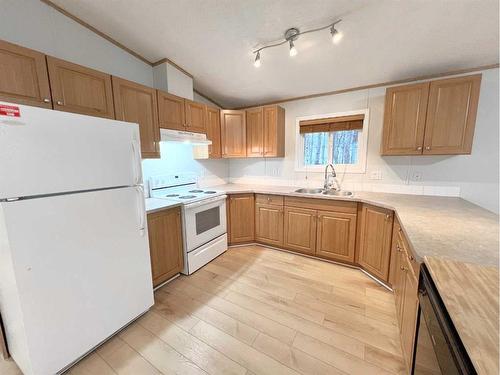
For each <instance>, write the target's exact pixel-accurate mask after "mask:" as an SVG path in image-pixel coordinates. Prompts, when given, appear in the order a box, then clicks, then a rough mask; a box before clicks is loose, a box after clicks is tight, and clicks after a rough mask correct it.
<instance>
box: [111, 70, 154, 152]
mask: <svg viewBox="0 0 500 375" xmlns="http://www.w3.org/2000/svg"><path fill="white" fill-rule="evenodd" d="M112 82H113V97H114V102H115V113H116V119H117V120H122V121H128V122H135V123H137V124H139V132H140V137H141V152H142V157H143V158H159V157H160V150H159V146H158V144H159V143H158V142H159V139H160V128H159V127H158V112H157V108H158V107H157V104H156V91H155V90H154V89H152V88H149V87H147V86H142V85H139V84H137V83H134V82H130V81H126V80H124V79H121V78H117V77H113V78H112Z"/></svg>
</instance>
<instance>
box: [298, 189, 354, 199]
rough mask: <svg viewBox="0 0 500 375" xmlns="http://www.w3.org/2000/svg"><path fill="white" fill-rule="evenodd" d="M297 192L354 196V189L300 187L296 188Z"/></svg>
mask: <svg viewBox="0 0 500 375" xmlns="http://www.w3.org/2000/svg"><path fill="white" fill-rule="evenodd" d="M295 192H296V193H301V194H323V195H331V196H337V197H350V196H352V191H347V190H336V189H330V190H325V189H322V188H300V189H297V190H295Z"/></svg>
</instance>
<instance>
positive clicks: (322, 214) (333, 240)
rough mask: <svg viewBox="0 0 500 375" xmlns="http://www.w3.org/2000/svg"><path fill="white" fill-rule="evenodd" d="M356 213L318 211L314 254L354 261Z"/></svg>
mask: <svg viewBox="0 0 500 375" xmlns="http://www.w3.org/2000/svg"><path fill="white" fill-rule="evenodd" d="M356 218H357V215H356V214H346V213H343V212H330V211H318V227H317V237H316V255H318V256H320V257H324V258H328V259H331V260H335V261H342V262H349V263H354V251H355V245H356Z"/></svg>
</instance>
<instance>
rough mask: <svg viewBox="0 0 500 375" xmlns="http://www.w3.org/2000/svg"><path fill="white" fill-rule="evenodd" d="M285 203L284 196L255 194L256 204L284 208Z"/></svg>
mask: <svg viewBox="0 0 500 375" xmlns="http://www.w3.org/2000/svg"><path fill="white" fill-rule="evenodd" d="M283 201H284V200H283V196H282V195H272V194H255V203H262V204H272V205H275V206H283Z"/></svg>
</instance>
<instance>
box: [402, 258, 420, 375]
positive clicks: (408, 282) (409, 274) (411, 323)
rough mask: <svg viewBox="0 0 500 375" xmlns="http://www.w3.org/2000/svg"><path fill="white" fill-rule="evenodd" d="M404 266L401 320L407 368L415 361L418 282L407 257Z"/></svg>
mask: <svg viewBox="0 0 500 375" xmlns="http://www.w3.org/2000/svg"><path fill="white" fill-rule="evenodd" d="M403 264H404V265H403V266H402V268H403V270H402V271H403V272H404V280H405V281H404V293H403V302H402V303H403V315H402V321H401V347H402V349H403V357H404V359H405V361H406V366H407V368H409V369H410V368H411V365H412V361H413V344H414V342H415V331H416V326H417V311H418V282H417V278H416V277H415V275H414V274H413V271H412V268H411V265H410V264H409V262H408V261H407V260H406V259H405V261H404V263H403Z"/></svg>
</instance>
